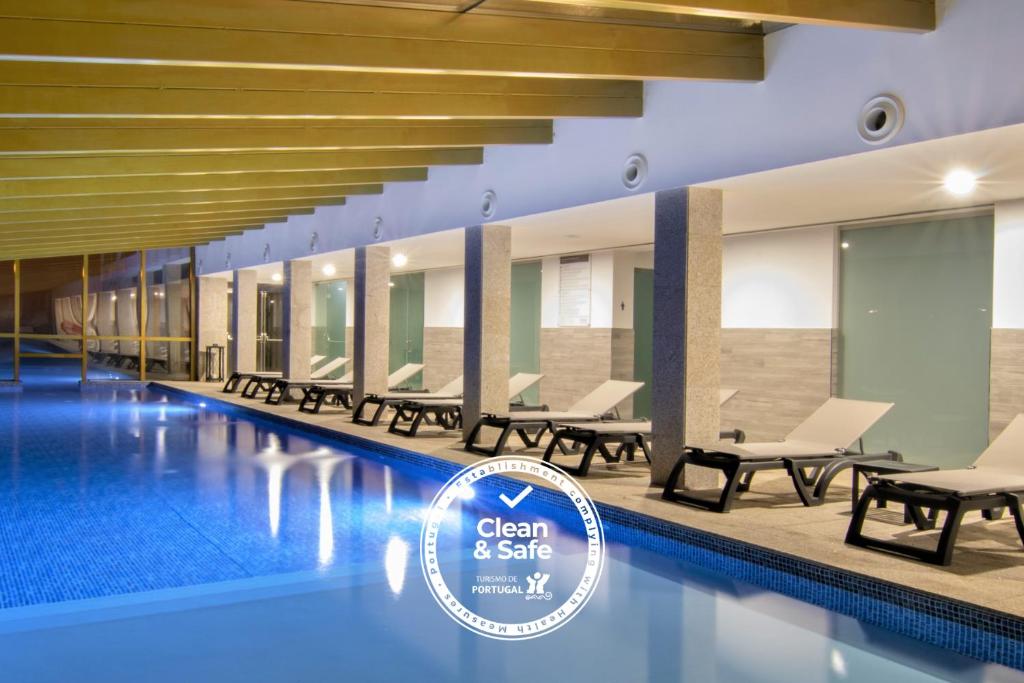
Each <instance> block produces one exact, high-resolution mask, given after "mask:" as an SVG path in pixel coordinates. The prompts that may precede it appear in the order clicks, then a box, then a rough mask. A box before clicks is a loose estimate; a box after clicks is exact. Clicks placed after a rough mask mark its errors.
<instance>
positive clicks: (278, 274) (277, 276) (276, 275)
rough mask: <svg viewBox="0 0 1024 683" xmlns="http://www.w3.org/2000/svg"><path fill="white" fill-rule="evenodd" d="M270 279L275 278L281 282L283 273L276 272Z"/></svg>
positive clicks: (274, 279) (275, 280)
mask: <svg viewBox="0 0 1024 683" xmlns="http://www.w3.org/2000/svg"><path fill="white" fill-rule="evenodd" d="M270 279H271V280H273V281H274V282H280V281H281V273H274V274H273V275H271V276H270Z"/></svg>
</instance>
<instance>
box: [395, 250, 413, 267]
mask: <svg viewBox="0 0 1024 683" xmlns="http://www.w3.org/2000/svg"><path fill="white" fill-rule="evenodd" d="M408 262H409V257H408V256H406V255H405V254H403V253H402V252H398V253H396V254H395V255H394V256H392V257H391V265H393V266H394V267H395V268H402V267H404V266H405V264H407V263H408Z"/></svg>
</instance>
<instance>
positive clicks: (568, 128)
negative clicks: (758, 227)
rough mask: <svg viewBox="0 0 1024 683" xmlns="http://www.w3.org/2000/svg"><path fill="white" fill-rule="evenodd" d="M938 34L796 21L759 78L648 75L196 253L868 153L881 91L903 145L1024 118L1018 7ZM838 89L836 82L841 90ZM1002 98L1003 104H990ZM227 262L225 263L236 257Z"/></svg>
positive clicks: (422, 223)
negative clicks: (546, 125) (901, 115)
mask: <svg viewBox="0 0 1024 683" xmlns="http://www.w3.org/2000/svg"><path fill="white" fill-rule="evenodd" d="M939 4H940V6H941V7H942V8H943V11H942V12H941V21H940V24H939V28H938V30H936V31H935V32H933V33H927V34H923V35H917V34H911V33H903V32H898V31H867V30H857V29H843V28H832V27H822V26H794V27H790V28H787V29H784V30H782V31H777V32H775V33H773V34H771V35H769V36H768V37H767V38H766V39H765V50H766V60H767V70H766V77H765V80H764V81H763V82H761V83H717V82H694V81H690V82H671V81H664V82H652V83H648V84H647V85H646V86H645V90H646V91H645V94H644V116H643V118H641V119H594V120H591V119H565V120H560V121H557V122H556V124H555V141H554V143H553V144H550V145H509V146H495V147H488V148H487V150H486V152H485V155H484V157H485V163H484V164H483V165H482V166H461V167H436V168H431V169H430V179H429V180H428V181H426V182H422V183H391V184H389V185H388V186H387V188H386V189H385V192H384V194H383V195H382V196H360V197H351V198H349V200H348V202H347V203H346V204H345V205H344V206H332V207H320V208H318V209H317V210H316V212H315V213H314V214H313V215H306V216H295V217H292V218H290V219H289V220H288V222H287V223H286V224H278V225H274V226H272V227H270V228H267V229H263V230H257V231H251V232H248V233H246V234H244V235H240V236H235V237H230V238H228V239H227V240H225V241H220V242H214V243H211V244H210V245H208V246H203V247H199V248H198V249H197V252H198V256H199V258H200V259H202V261H203V265H202V273H210V272H216V271H218V270H221V269H222V268H225V267H226V266H225V263H226V261H228V260H230V263H231V264H232V267H234V268H239V267H246V266H251V265H257V264H260V263H262V262H263V246H264V244H265V243H269V244H270V245H271V250H270V254H271V257H270V258H271V259H272V260H275V261H277V260H281V259H286V258H294V257H301V256H307V255H308V245H309V243H310V236H311V235H312V233H313V232H314V231H315V232H317V233H318V234H319V237H320V250H321V251H323V252H327V251H334V250H338V249H346V248H349V247H353V246H359V245H363V244H370V243H373V242H374V238H373V230H374V224H375V219H376V218H377V217H378V216H379V217H380V218H381V219H382V220H383V223H382V225H383V230H384V237H383V239H387V240H393V239H398V238H401V237H405V236H410V235H416V234H423V233H428V232H435V231H439V230H446V229H451V228H458V227H464V226H466V225H475V224H477V223H479V222H480V221H482V220H483V218H482V216H481V215H480V197H481V195H482V193H483V192H484V191H485V190H488V189H493V190H494V191H495V192H496V193H497V195H498V203H497V207H498V215H496V216H495V217H494V218H493V219H491V220H494V221H500V220H502V219H505V218H509V217H514V216H524V215H529V214H533V213H538V212H542V211H549V210H552V209H558V208H564V207H567V206H577V205H582V204H588V203H591V202H596V201H602V200H606V199H612V198H615V197H622V196H625V195H628V194H630V192H629V191H628V190H627V189H626V188H624V187H623V185H622V183H621V181H620V171H621V169H622V165H623V163H624V161H625V159H626V158H627V157H628V156H629V155H630V154H633V153H636V152H640V153H643V154H645V155H646V156H647V159H648V162H649V164H650V176H649V178H648V180H647V181H646V182H645V183H644V184H643V186H642V187H641V191H643V192H650V191H654V190H659V189H666V188H673V187H681V186H685V185H691V184H694V183H703V182H709V181H713V180H715V179H718V178H726V177H731V176H735V175H740V174H744V173H752V172H755V171H763V170H768V169H772V168H781V167H784V166H790V165H794V164H798V163H805V162H810V161H816V160H820V159H828V158H835V157H839V156H845V155H848V154H854V153H859V152H866V151H870V150H871V149H872V148H871V147H869V146H867V145H865V144H864V143H863V142H862V141H861V140H860V139H859V138H858V136H857V134H856V129H855V122H856V117H857V114H858V112H859V111H860V109H861V107H862V106H863V105H864V103H865V102H867V101H868V100H869V99H870V98H871V97H873V96H875V95H878V94H880V93H887V92H891V93H894V94H896V95H898V96H899V97H901V98H902V99H903V101H904V102H905V103H906V105H907V112H908V117H907V122H906V125H905V126H904V127H903V129H902V130H901V131H900V133H899V134H898V135H897V136H896V138H895V139H894V141H893V142H892V143H890V145H901V144H907V143H912V142H919V141H921V140H927V139H934V138H940V137H946V136H950V135H956V134H960V133H966V132H970V131H975V130H984V129H987V128H995V127H998V126H1005V125H1010V124H1017V123H1022V122H1024V88H1019V87H1015V84H1016V83H1017V82H1018V81H1019V73H1018V72H1019V65H1020V64H1022V63H1024V40H1021V39H1020V27H1021V26H1024V2H1021V0H955V1H949V0H941V1H940V3H939ZM837 84H841V87H837ZM993 103H995V105H993ZM229 254H230V259H228V258H227V257H228V255H229Z"/></svg>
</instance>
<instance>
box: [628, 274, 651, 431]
mask: <svg viewBox="0 0 1024 683" xmlns="http://www.w3.org/2000/svg"><path fill="white" fill-rule="evenodd" d="M653 355H654V271H653V270H651V269H650V268H636V269H635V270H634V271H633V379H635V380H636V381H637V382H643V383H644V385H643V387H641V389H640V391H638V392H636V393H635V394H633V416H634V417H638V418H640V417H650V415H651V378H652V376H653V367H654V366H653V360H652V358H653Z"/></svg>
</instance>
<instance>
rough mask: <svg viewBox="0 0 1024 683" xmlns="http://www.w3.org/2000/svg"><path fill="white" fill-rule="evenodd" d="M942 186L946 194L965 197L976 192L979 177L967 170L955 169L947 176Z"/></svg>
mask: <svg viewBox="0 0 1024 683" xmlns="http://www.w3.org/2000/svg"><path fill="white" fill-rule="evenodd" d="M942 185H943V187H945V188H946V192H949V193H950V194H952V195H956V196H957V197H963V196H965V195H969V194H970V193H972V192H974V188H975V187H977V186H978V176H976V175H975V174H974V173H972V172H970V171H968V170H967V169H965V168H955V169H953V170H952V171H950V172H949V173H947V174H946V177H945V178H944V179H943V181H942Z"/></svg>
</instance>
